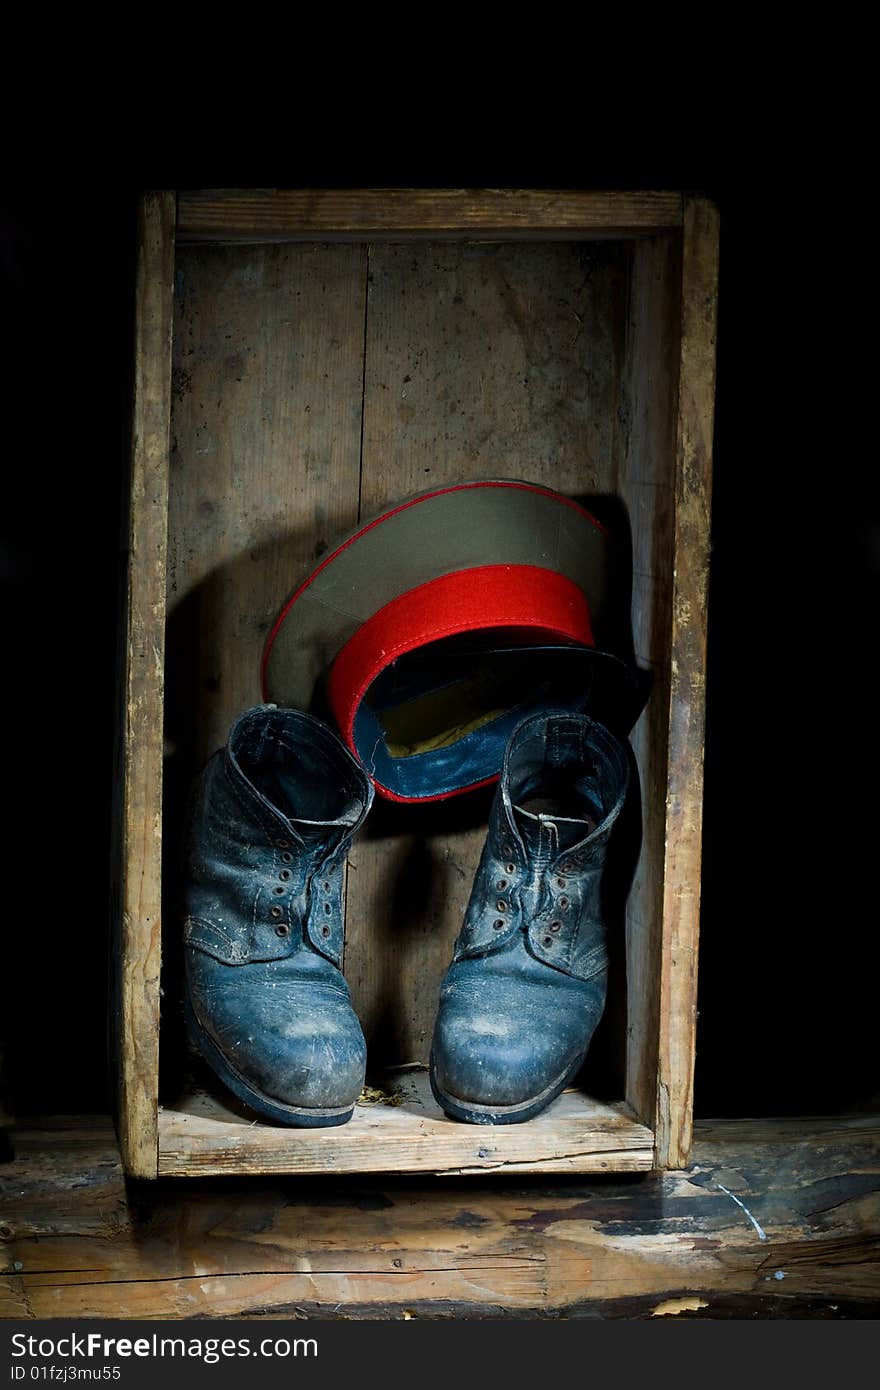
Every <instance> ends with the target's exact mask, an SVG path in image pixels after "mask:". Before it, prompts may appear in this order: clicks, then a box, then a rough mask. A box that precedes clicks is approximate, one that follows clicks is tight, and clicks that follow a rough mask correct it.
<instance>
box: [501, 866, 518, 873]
mask: <svg viewBox="0 0 880 1390" xmlns="http://www.w3.org/2000/svg"><path fill="white" fill-rule="evenodd" d="M504 867H505V869H506V870H507V872H508V873H509V874H515V873H516V865H515V864H505V865H504Z"/></svg>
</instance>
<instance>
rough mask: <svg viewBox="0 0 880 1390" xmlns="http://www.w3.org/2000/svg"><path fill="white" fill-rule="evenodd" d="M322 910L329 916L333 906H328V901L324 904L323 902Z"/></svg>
mask: <svg viewBox="0 0 880 1390" xmlns="http://www.w3.org/2000/svg"><path fill="white" fill-rule="evenodd" d="M324 911H325V912H326V913H327V916H328V917H329V916H330V913H331V912H332V911H333V908H332V907H331V906H330V904H329V903H325V904H324Z"/></svg>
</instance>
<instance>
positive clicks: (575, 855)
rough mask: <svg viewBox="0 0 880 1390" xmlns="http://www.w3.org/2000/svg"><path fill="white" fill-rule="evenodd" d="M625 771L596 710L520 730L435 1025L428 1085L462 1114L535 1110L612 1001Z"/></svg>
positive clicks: (486, 1120)
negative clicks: (607, 903)
mask: <svg viewBox="0 0 880 1390" xmlns="http://www.w3.org/2000/svg"><path fill="white" fill-rule="evenodd" d="M628 781H629V757H628V751H627V749H626V748H625V747H624V745H623V744H621V743H619V742H618V741H617V739H616V738H614V737H613V736H612V735H611V734H610V733H609V732H608V730H607V729H606V728H604V727H603V725H601V724H598V723H596V721H595V720H593V719H590V718H589V716H587V715H585V714H568V713H544V714H539V715H534V716H532V717H530V718H528V719H526V720H524V721H523V722H522V723H521V724H519V725H518V726H517V728H516V729H515V730H514V731H513V733H512V735H511V737H510V740H509V742H508V745H507V749H506V752H505V757H504V765H503V767H502V771H501V778H500V781H499V784H498V789H497V791H496V794H495V799H494V802H493V805H492V811H491V814H490V819H489V833H488V835H487V837H486V843H485V846H484V848H483V854H482V858H481V860H480V864H479V867H478V869H477V874H476V878H475V880H474V886H473V891H472V893H471V897H470V902H469V904H468V909H467V913H466V914H465V920H464V926H463V928H462V930H461V933H460V935H459V937H458V940H457V941H456V944H455V950H454V954H453V960H452V964H451V965H450V967H449V969H448V970H447V972H446V974H445V976H444V978H443V982H442V985H441V989H440V1008H439V1012H438V1015H437V1020H436V1023H435V1027H434V1038H433V1044H432V1048H431V1086H432V1089H433V1092H434V1095H435V1097H436V1099H437V1100H438V1102H439V1103H440V1105H441V1106H442V1107H443V1109H444V1110H445V1111H446V1113H447V1114H448V1115H451V1116H452V1117H453V1119H456V1120H467V1121H470V1122H471V1123H473V1124H514V1123H517V1122H518V1121H521V1120H528V1119H531V1117H532V1116H533V1115H537V1114H538V1113H539V1111H541V1110H543V1109H544V1107H545V1106H546V1105H549V1103H550V1101H551V1100H553V1099H554V1097H556V1096H557V1095H559V1093H560V1091H562V1090H563V1088H564V1087H565V1086H567V1085H568V1083H569V1082H570V1081H571V1080H572V1079H573V1077H574V1076H575V1075H576V1073H577V1072H578V1071H579V1069H580V1067H581V1064H582V1063H583V1061H584V1058H585V1057H586V1053H587V1049H588V1047H589V1045H590V1040H591V1038H592V1036H593V1032H594V1030H595V1027H596V1024H597V1023H598V1022H599V1018H600V1016H601V1014H602V1010H603V1008H604V1005H605V991H606V983H607V951H606V944H605V926H604V923H603V920H602V907H601V900H600V889H601V882H602V870H603V865H604V861H605V851H606V845H607V843H608V839H609V836H610V835H611V831H612V828H613V826H614V823H615V821H616V820H617V818H618V816H619V815H620V812H621V810H622V808H623V804H624V800H625V798H626V791H627V785H628Z"/></svg>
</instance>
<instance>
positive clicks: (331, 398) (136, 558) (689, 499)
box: [115, 190, 718, 1177]
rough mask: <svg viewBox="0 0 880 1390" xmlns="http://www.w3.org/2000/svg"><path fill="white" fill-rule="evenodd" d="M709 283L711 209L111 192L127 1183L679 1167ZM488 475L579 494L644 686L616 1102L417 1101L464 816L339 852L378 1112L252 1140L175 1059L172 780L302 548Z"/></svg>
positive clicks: (454, 917)
mask: <svg viewBox="0 0 880 1390" xmlns="http://www.w3.org/2000/svg"><path fill="white" fill-rule="evenodd" d="M717 261H718V218H717V212H716V210H715V208H714V207H713V206H712V205H711V204H710V203H708V202H707V201H706V200H704V199H701V198H698V197H690V196H682V195H680V194H678V193H665V192H661V193H629V192H614V193H595V192H584V191H576V192H546V191H541V192H536V191H524V190H517V191H503V192H499V191H479V192H469V191H455V190H420V191H404V190H370V191H350V190H346V191H339V190H335V191H326V190H325V191H320V190H319V191H303V190H286V191H262V190H261V191H253V190H249V191H245V192H226V191H222V192H213V191H209V192H199V193H181V194H180V195H179V196H175V195H174V194H172V193H167V192H162V193H154V194H150V195H148V196H147V197H146V198H145V199H144V201H143V205H142V210H141V217H140V239H139V261H138V276H137V332H136V354H135V395H134V429H133V450H132V474H131V491H130V496H131V506H130V517H129V522H128V530H127V544H128V556H127V558H128V569H127V583H126V590H125V593H126V606H125V615H124V616H125V620H126V632H127V640H126V643H125V648H124V650H125V653H126V660H125V665H124V673H123V691H122V696H123V698H122V708H121V713H120V723H119V728H120V769H119V773H120V776H119V784H120V788H121V805H120V809H119V818H118V825H119V860H120V873H119V898H120V901H119V911H118V914H117V916H118V941H117V950H116V954H115V963H116V967H117V974H118V986H119V988H118V1009H117V1010H116V1014H115V1023H116V1037H117V1048H118V1059H119V1105H118V1128H119V1135H120V1141H121V1145H122V1151H123V1155H124V1160H125V1165H126V1169H127V1171H128V1172H129V1173H130V1174H132V1175H134V1176H140V1177H155V1176H157V1175H164V1174H175V1175H186V1174H206V1173H265V1172H273V1173H293V1172H296V1173H318V1172H328V1171H332V1172H336V1173H340V1172H361V1173H363V1172H370V1171H401V1172H416V1171H420V1172H433V1173H472V1172H474V1171H482V1170H497V1171H515V1172H589V1171H637V1170H644V1169H649V1168H652V1167H667V1168H676V1167H680V1166H682V1165H683V1164H684V1163H685V1162H686V1161H687V1156H688V1152H689V1148H690V1141H691V1119H692V1080H693V1067H694V1035H695V1018H696V974H697V937H698V913H699V888H700V836H701V802H702V760H703V728H704V670H705V638H706V578H707V562H708V544H709V505H710V475H711V444H712V418H713V398H714V373H715V321H716V293H717V290H716V287H717ZM492 476H495V477H498V476H501V477H516V478H523V479H526V480H529V481H532V482H535V483H541V484H545V485H548V486H550V487H553V488H556V489H558V490H559V491H561V492H563V493H567V494H570V495H574V496H578V497H588V498H595V497H599V499H600V501H601V498H602V497H604V498H605V499H606V501H607V500H609V499H610V501H611V503H613V504H615V505H616V506H617V508H618V511H619V514H620V515H621V516H622V517H623V518H624V519H625V521H626V522H627V523H628V528H629V533H630V535H631V546H632V630H633V638H634V643H635V651H636V654H637V657H638V660H639V664H640V666H642V667H643V668H644V669H645V670H647V671H650V673H651V678H652V690H651V694H650V698H649V700H648V703H647V706H646V708H645V711H644V713H643V715H642V716H641V718H640V720H639V722H638V724H637V725H636V727H635V729H634V731H633V734H632V744H633V748H634V750H635V753H636V758H637V762H638V766H639V773H640V784H641V802H642V845H641V854H640V858H639V863H638V869H637V872H636V878H635V881H634V884H633V887H632V890H631V892H630V895H629V900H628V904H627V913H626V924H625V928H624V929H622V933H621V946H622V949H621V951H620V952H619V961H618V964H617V966H616V967H615V970H616V977H615V978H613V979H612V986H613V987H614V986H615V984H616V986H617V987H618V994H620V995H621V997H622V998H623V1011H624V1012H623V1015H622V1025H621V1027H620V1030H619V1036H618V1043H619V1049H618V1051H619V1053H620V1054H621V1056H622V1060H621V1061H620V1064H619V1066H618V1068H617V1071H616V1073H615V1069H614V1066H613V1065H612V1066H611V1067H610V1069H609V1072H608V1075H609V1076H611V1077H612V1078H614V1077H616V1084H617V1090H616V1091H615V1090H612V1092H611V1093H610V1094H608V1093H603V1094H599V1090H601V1087H600V1088H597V1090H596V1091H595V1092H594V1094H592V1095H590V1094H587V1093H586V1092H585V1091H584V1090H583V1089H579V1088H574V1089H572V1090H570V1091H568V1092H566V1093H565V1094H564V1095H563V1096H561V1097H560V1098H559V1099H558V1100H557V1101H556V1102H555V1103H554V1104H553V1105H552V1106H551V1107H550V1108H549V1109H548V1110H547V1111H546V1112H545V1113H544V1114H542V1115H540V1116H538V1117H537V1118H535V1119H533V1120H531V1121H528V1122H527V1123H525V1124H522V1125H510V1126H498V1127H494V1128H486V1127H482V1126H471V1125H464V1124H458V1123H456V1122H454V1121H452V1120H449V1119H447V1118H446V1117H445V1116H443V1115H442V1114H441V1112H440V1111H439V1109H438V1108H437V1107H436V1106H435V1105H434V1103H433V1101H432V1100H431V1098H430V1094H429V1092H428V1091H427V1087H426V1084H425V1076H424V1063H425V1061H426V1056H427V1049H428V1045H429V1042H430V1033H431V1025H432V1022H433V1014H434V1010H435V1007H436V995H437V985H438V983H439V979H440V975H441V974H442V971H443V969H444V968H445V965H446V963H447V962H448V960H449V958H450V954H451V947H452V941H453V938H454V937H455V935H456V933H457V931H458V928H459V926H460V922H461V916H462V913H463V910H464V906H465V903H466V901H467V897H468V893H469V890H470V879H471V876H472V873H473V870H474V868H475V865H476V861H477V858H478V855H479V850H480V847H481V844H482V840H483V836H484V833H485V821H484V819H483V817H484V816H485V810H486V806H485V804H484V803H483V802H481V801H480V800H479V797H476V798H475V799H472V798H461V799H459V800H458V801H457V802H455V803H449V807H448V808H446V809H444V808H443V807H442V806H441V807H440V808H439V809H438V808H437V807H432V808H413V807H410V808H407V807H403V808H400V807H397V808H395V807H390V806H388V805H384V806H377V808H376V810H375V811H374V812H373V814H372V815H371V817H370V820H369V821H368V825H367V830H366V832H365V833H364V834H363V835H362V837H361V838H360V839H359V840H358V841H357V842H356V844H355V847H354V849H353V851H352V854H351V859H350V867H349V872H348V880H347V894H346V904H347V908H346V910H347V918H346V954H345V973H346V977H347V978H348V980H349V982H350V984H351V987H352V992H353V997H354V1002H355V1006H356V1008H357V1010H358V1013H359V1016H360V1017H361V1020H362V1022H363V1025H364V1030H365V1033H366V1035H367V1040H368V1044H369V1047H370V1055H371V1058H372V1059H373V1061H374V1062H375V1061H376V1060H377V1059H378V1060H379V1061H382V1062H383V1063H386V1064H388V1065H389V1066H394V1065H395V1064H397V1065H398V1066H399V1067H400V1068H402V1069H401V1070H398V1071H397V1072H396V1073H395V1080H394V1083H393V1086H392V1085H391V1084H390V1083H387V1082H383V1083H382V1085H381V1087H380V1089H382V1088H384V1089H385V1091H386V1092H388V1091H391V1090H393V1091H394V1092H395V1093H396V1094H395V1096H394V1099H395V1100H396V1102H397V1103H396V1104H393V1105H391V1104H386V1103H377V1104H372V1105H363V1106H359V1107H358V1108H357V1109H356V1112H355V1115H354V1118H353V1119H352V1121H351V1122H350V1123H349V1124H348V1125H345V1126H342V1127H340V1128H337V1129H330V1130H296V1129H287V1128H276V1127H273V1126H271V1125H268V1124H264V1123H262V1122H257V1123H254V1121H253V1116H252V1115H250V1114H248V1113H246V1112H245V1111H244V1110H243V1109H239V1108H238V1107H237V1106H236V1105H235V1102H234V1101H233V1099H232V1098H231V1097H226V1096H225V1095H224V1094H223V1091H222V1088H220V1087H219V1086H214V1085H212V1084H210V1080H209V1081H208V1082H207V1083H206V1078H205V1075H204V1073H203V1072H202V1073H199V1071H198V1069H196V1071H195V1073H194V1074H193V1073H192V1071H191V1069H190V1068H189V1066H188V1065H187V1063H186V1053H185V1048H184V1046H183V1042H182V1036H181V1028H180V1024H179V997H180V955H181V933H182V927H181V921H180V916H179V913H178V911H177V906H176V890H177V880H176V870H175V865H176V862H177V855H178V851H179V837H180V813H181V806H182V800H183V796H184V794H185V791H186V788H187V785H188V783H189V781H190V779H191V777H192V775H193V774H194V773H195V772H196V771H197V769H198V767H199V766H200V765H201V764H202V763H203V762H204V761H205V759H206V758H207V757H208V756H209V755H210V753H211V752H213V750H214V749H215V748H217V747H219V746H220V745H221V744H222V743H223V742H224V740H225V736H226V732H227V730H228V727H229V725H230V723H231V722H232V720H233V718H234V716H235V715H236V714H237V713H238V712H239V711H240V710H242V709H244V708H245V707H247V706H248V705H251V704H254V703H257V702H258V701H259V699H260V690H259V676H258V672H259V658H260V653H261V650H262V646H263V642H264V639H265V636H266V633H267V630H268V627H269V625H270V623H271V621H272V619H273V617H274V616H275V614H276V612H277V609H278V607H279V605H280V603H281V601H282V599H283V598H284V596H285V595H286V594H287V593H288V591H289V590H290V588H291V586H292V584H293V583H294V581H295V580H296V579H297V577H298V576H299V575H300V574H301V573H303V572H304V570H305V569H306V568H307V567H308V566H309V565H310V564H312V563H313V562H314V560H315V559H316V557H317V556H319V555H320V554H321V553H322V552H323V551H324V550H325V549H326V548H327V547H328V545H329V544H330V543H331V542H332V541H333V539H334V537H335V536H337V535H338V534H339V533H340V532H343V531H345V530H346V529H348V528H350V527H352V526H353V525H354V524H355V523H356V522H357V521H358V519H359V518H360V517H361V516H362V515H363V516H368V515H370V514H371V513H373V512H375V511H377V510H379V509H381V508H382V507H384V506H386V505H387V504H389V503H392V502H393V501H395V500H397V499H399V498H401V497H404V496H406V495H408V494H410V493H413V492H416V491H421V490H424V489H425V488H426V487H428V486H430V485H431V484H432V483H435V482H436V483H438V484H441V483H448V482H454V481H461V480H466V479H471V478H479V477H492ZM465 803H466V804H465ZM419 884H427V885H428V889H427V891H425V890H420V889H419V887H418V885H419ZM160 998H161V1008H160ZM613 1052H614V1048H613V1046H612V1047H611V1048H610V1050H609V1056H610V1055H611V1054H612V1053H613ZM160 1068H161V1077H160ZM586 1075H588V1073H587V1074H586Z"/></svg>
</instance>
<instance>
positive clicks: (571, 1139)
mask: <svg viewBox="0 0 880 1390" xmlns="http://www.w3.org/2000/svg"><path fill="white" fill-rule="evenodd" d="M386 1085H387V1086H388V1088H389V1091H390V1090H391V1089H392V1087H393V1094H394V1097H395V1102H396V1103H394V1104H384V1103H381V1104H375V1105H358V1106H357V1107H356V1109H355V1113H354V1116H353V1117H352V1119H351V1120H350V1121H349V1123H348V1124H346V1125H340V1126H339V1127H338V1128H336V1129H312V1130H295V1129H284V1128H279V1127H275V1126H272V1125H264V1124H256V1125H255V1124H254V1123H253V1121H252V1116H251V1114H250V1113H249V1112H248V1113H245V1112H244V1110H241V1111H236V1110H233V1109H231V1108H230V1105H229V1104H227V1101H226V1098H225V1096H223V1095H222V1094H221V1093H220V1092H219V1090H216V1089H214V1090H212V1093H211V1094H210V1095H209V1094H206V1093H204V1092H196V1093H195V1094H194V1095H192V1096H191V1097H190V1098H189V1099H186V1100H184V1101H183V1102H181V1103H180V1104H179V1105H178V1106H177V1107H176V1108H175V1109H174V1110H163V1111H162V1113H161V1115H160V1121H159V1129H160V1139H159V1172H160V1174H164V1175H168V1176H180V1177H194V1176H198V1175H200V1174H213V1173H216V1174H229V1173H273V1172H275V1173H334V1172H335V1173H383V1172H384V1173H387V1172H395V1173H407V1172H425V1171H426V1170H427V1171H429V1172H434V1173H467V1172H480V1171H488V1170H494V1171H505V1172H506V1171H511V1170H512V1171H529V1172H608V1171H624V1172H636V1171H642V1172H644V1171H645V1170H646V1169H647V1168H649V1167H650V1166H651V1162H652V1157H653V1152H652V1151H653V1134H652V1132H651V1131H650V1130H648V1129H646V1128H645V1127H644V1126H643V1125H640V1124H638V1123H637V1122H636V1121H635V1120H634V1119H633V1118H632V1116H631V1115H630V1114H629V1113H628V1112H627V1111H626V1109H625V1107H620V1106H609V1105H602V1104H600V1103H599V1102H597V1101H592V1100H590V1099H589V1098H588V1097H586V1096H584V1095H582V1094H580V1093H578V1092H575V1091H567V1092H565V1093H564V1094H563V1095H562V1096H560V1097H559V1099H558V1100H556V1101H555V1102H554V1103H553V1105H551V1106H550V1107H549V1108H548V1109H547V1110H546V1111H545V1112H544V1113H543V1114H542V1115H539V1116H537V1117H536V1118H535V1119H534V1120H530V1121H528V1122H527V1123H525V1124H521V1125H498V1126H495V1127H493V1128H492V1129H487V1128H486V1127H484V1126H477V1125H464V1124H458V1123H455V1122H454V1121H451V1120H449V1119H447V1118H446V1116H445V1115H444V1114H443V1113H442V1111H441V1110H440V1108H439V1106H438V1105H437V1104H436V1102H435V1101H434V1098H433V1096H432V1095H431V1092H430V1088H429V1085H428V1079H427V1075H426V1073H425V1072H424V1071H423V1070H421V1069H419V1070H417V1071H411V1072H405V1073H401V1074H399V1075H397V1076H396V1077H395V1078H394V1080H393V1083H386Z"/></svg>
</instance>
